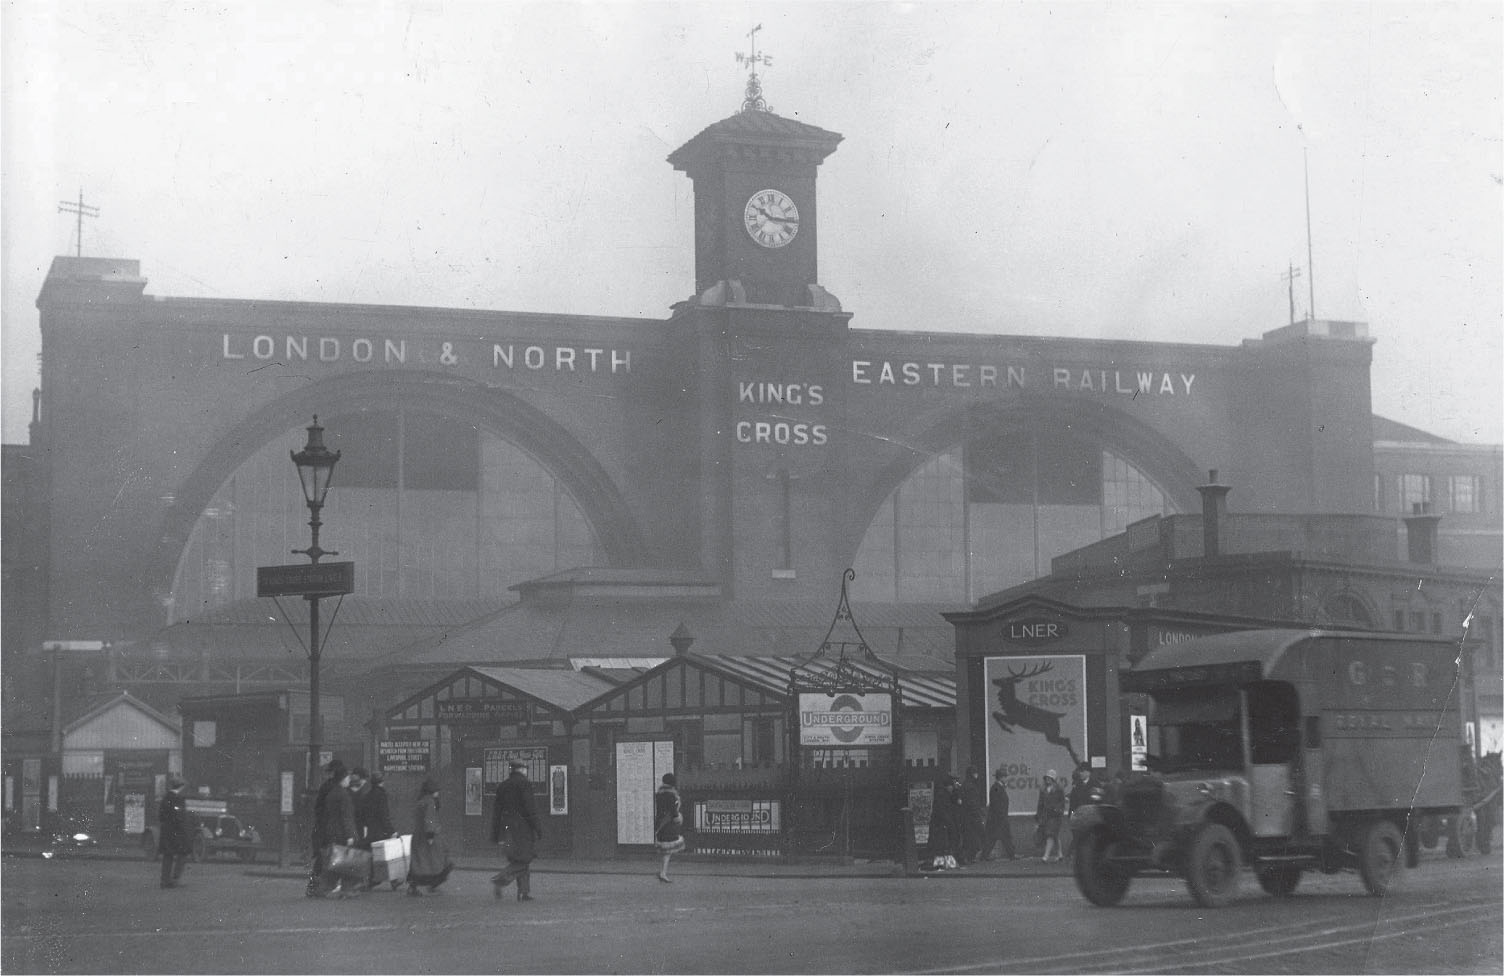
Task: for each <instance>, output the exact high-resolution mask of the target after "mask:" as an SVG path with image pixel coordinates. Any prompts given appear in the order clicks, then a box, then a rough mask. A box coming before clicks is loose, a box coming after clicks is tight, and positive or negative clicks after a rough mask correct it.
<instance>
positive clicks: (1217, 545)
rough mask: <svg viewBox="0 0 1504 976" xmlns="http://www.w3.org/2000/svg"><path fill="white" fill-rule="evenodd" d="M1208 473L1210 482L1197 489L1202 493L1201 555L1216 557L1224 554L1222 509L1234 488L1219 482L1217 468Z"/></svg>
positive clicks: (1209, 557) (1210, 557)
mask: <svg viewBox="0 0 1504 976" xmlns="http://www.w3.org/2000/svg"><path fill="white" fill-rule="evenodd" d="M1207 475H1208V479H1207V480H1208V482H1209V483H1208V484H1204V485H1201V486H1200V487H1198V488H1197V489H1196V490H1197V491H1199V492H1200V493H1201V555H1202V557H1203V558H1206V559H1214V558H1216V557H1217V556H1220V555H1221V554H1222V511H1223V508H1224V507H1225V506H1226V500H1227V493H1228V492H1230V491H1232V488H1231V487H1230V486H1228V485H1219V484H1217V469H1216V468H1212V469H1211V470H1210V471H1208V472H1207Z"/></svg>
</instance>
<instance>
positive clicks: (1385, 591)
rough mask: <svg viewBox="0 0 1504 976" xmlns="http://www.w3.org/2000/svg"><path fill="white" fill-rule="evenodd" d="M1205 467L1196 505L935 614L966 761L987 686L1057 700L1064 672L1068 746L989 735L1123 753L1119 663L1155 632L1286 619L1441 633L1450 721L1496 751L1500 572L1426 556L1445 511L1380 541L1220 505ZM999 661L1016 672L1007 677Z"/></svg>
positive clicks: (1367, 531) (1381, 522)
mask: <svg viewBox="0 0 1504 976" xmlns="http://www.w3.org/2000/svg"><path fill="white" fill-rule="evenodd" d="M1211 474H1212V477H1211V478H1210V479H1208V482H1207V483H1206V484H1203V485H1201V486H1200V490H1201V493H1202V496H1203V499H1204V506H1205V507H1204V509H1203V512H1202V514H1200V515H1176V516H1170V517H1155V518H1150V519H1145V520H1143V521H1141V522H1138V523H1135V524H1133V525H1130V526H1129V527H1128V529H1127V531H1126V532H1123V533H1121V534H1119V535H1116V536H1113V537H1112V538H1109V539H1104V540H1102V541H1101V542H1098V543H1095V544H1093V545H1090V546H1086V547H1084V548H1082V549H1078V550H1076V551H1075V552H1070V553H1066V554H1064V555H1062V556H1059V557H1057V558H1056V559H1055V560H1054V561H1053V562H1052V567H1051V568H1052V571H1051V573H1050V575H1049V576H1047V577H1043V578H1041V579H1038V580H1034V581H1032V582H1030V583H1026V584H1024V585H1021V586H1017V587H1012V588H1010V589H1008V590H1004V591H1002V592H1000V593H997V594H994V595H993V596H991V597H989V598H987V599H985V600H982V601H980V602H978V604H977V605H976V606H975V607H973V608H972V609H970V610H966V611H959V612H955V613H949V614H947V615H946V616H947V619H949V620H950V621H951V622H952V623H953V624H954V625H955V627H956V648H957V651H956V654H957V658H956V666H957V709H958V713H957V728H958V729H964V730H965V732H964V734H963V735H961V736H960V739H961V740H964V741H958V743H957V748H958V751H960V752H961V753H962V754H963V755H964V756H966V757H968V758H969V759H970V760H971V761H978V762H980V761H993V757H992V756H990V755H988V750H989V743H991V744H993V745H996V743H997V742H998V741H999V737H998V736H997V735H996V733H995V732H994V731H993V728H992V726H993V724H994V722H995V721H996V720H995V719H994V718H993V717H991V716H992V713H993V711H995V710H996V709H997V708H998V707H999V706H998V705H997V704H996V703H995V699H996V697H997V696H998V695H1000V694H1004V695H1007V694H1013V693H1014V692H1015V690H1016V692H1017V694H1019V695H1020V696H1021V699H1020V700H1025V702H1026V703H1030V704H1041V705H1043V706H1044V707H1048V708H1051V709H1052V710H1060V711H1064V710H1066V709H1064V707H1063V706H1054V705H1049V704H1048V703H1047V702H1046V701H1045V699H1047V698H1048V696H1049V695H1050V694H1051V693H1052V691H1055V692H1058V691H1059V689H1051V688H1048V687H1047V685H1048V682H1049V681H1051V680H1057V679H1061V677H1062V676H1064V675H1066V674H1067V673H1068V672H1069V673H1070V675H1071V679H1070V680H1073V681H1075V685H1074V686H1073V693H1076V694H1078V696H1079V698H1080V701H1079V702H1077V703H1072V709H1074V710H1072V711H1071V715H1072V716H1073V719H1072V721H1076V722H1077V727H1078V728H1079V730H1080V734H1079V735H1078V736H1077V738H1076V740H1075V741H1074V742H1073V743H1072V745H1071V747H1069V748H1066V747H1063V746H1058V745H1057V746H1056V747H1054V749H1053V751H1050V750H1048V749H1046V747H1045V746H1043V745H1041V740H1038V739H1037V738H1036V737H1030V736H1027V735H1019V736H1018V737H1017V738H1016V739H1015V738H1012V737H1009V738H1007V739H1005V740H1003V741H1010V742H1012V741H1016V742H1019V743H1023V744H1025V745H1026V746H1027V748H1028V749H1031V750H1033V751H1034V753H1038V754H1042V755H1049V756H1052V757H1054V759H1055V761H1056V762H1066V761H1074V759H1073V757H1072V756H1071V755H1070V749H1076V750H1078V751H1079V752H1080V758H1081V759H1082V760H1085V759H1087V758H1088V757H1089V758H1090V759H1091V760H1093V761H1097V762H1100V763H1102V764H1103V765H1105V766H1106V767H1108V768H1112V769H1120V768H1126V765H1127V763H1128V762H1129V761H1130V745H1131V743H1130V735H1131V728H1130V725H1129V717H1128V715H1127V714H1126V713H1125V712H1124V711H1123V709H1122V704H1121V697H1122V696H1121V695H1120V694H1119V692H1118V689H1117V677H1116V676H1117V674H1118V673H1119V672H1121V671H1122V670H1125V669H1128V668H1131V667H1132V666H1133V665H1134V664H1135V663H1136V662H1137V660H1138V659H1139V657H1141V656H1142V655H1144V654H1146V653H1148V651H1149V650H1151V649H1152V648H1153V647H1154V646H1156V644H1157V643H1159V642H1164V641H1176V640H1182V639H1185V638H1187V637H1190V636H1197V635H1201V634H1207V633H1215V632H1219V631H1226V630H1243V629H1248V628H1255V627H1267V626H1301V625H1305V626H1312V627H1337V628H1359V629H1367V630H1393V631H1402V632H1414V633H1425V634H1441V635H1445V636H1450V637H1453V638H1455V639H1456V640H1457V641H1458V647H1459V651H1460V652H1463V653H1462V654H1461V661H1462V665H1461V668H1460V672H1459V679H1460V681H1459V686H1458V694H1459V700H1460V702H1461V707H1462V713H1463V717H1464V721H1465V722H1467V723H1470V724H1471V728H1472V731H1471V733H1470V734H1472V735H1473V736H1474V737H1475V741H1476V742H1477V744H1478V748H1479V749H1480V751H1483V752H1496V751H1499V750H1500V747H1501V742H1504V694H1501V692H1504V678H1501V664H1504V659H1501V648H1500V621H1501V608H1504V584H1501V580H1500V576H1499V573H1498V571H1497V570H1496V569H1495V570H1489V569H1471V568H1467V567H1464V566H1454V565H1446V564H1443V563H1441V562H1440V561H1439V560H1438V558H1437V552H1438V549H1439V548H1440V546H1439V544H1438V539H1439V533H1438V531H1437V530H1438V523H1441V522H1444V521H1445V520H1444V518H1442V517H1438V516H1433V515H1426V514H1419V515H1412V516H1410V517H1408V518H1406V519H1404V520H1402V521H1401V525H1402V527H1403V528H1404V530H1405V533H1406V538H1405V554H1404V556H1403V557H1401V556H1399V555H1397V554H1396V553H1395V552H1394V548H1395V540H1394V526H1395V523H1396V521H1397V520H1396V519H1393V518H1390V517H1384V516H1366V515H1323V516H1318V515H1268V514H1242V513H1237V512H1229V511H1228V507H1229V506H1228V503H1229V502H1230V501H1232V500H1234V499H1236V497H1237V489H1236V488H1234V487H1231V486H1228V485H1222V484H1217V483H1216V472H1212V473H1211ZM1464 628H1466V631H1465V633H1464ZM1040 669H1043V670H1040ZM1010 676H1017V677H1018V678H1019V679H1020V681H1022V682H1026V683H1025V684H1022V685H1020V686H1018V687H1017V689H1015V688H1014V686H1013V685H1012V684H1010V680H1011V679H1010ZM999 682H1001V684H1000V683H999ZM1027 682H1032V683H1027ZM1029 695H1044V696H1045V698H1036V699H1033V700H1027V696H1029ZM1077 706H1079V707H1077ZM1006 711H1007V710H1006V709H1004V712H1005V713H1006ZM989 736H990V738H989ZM1083 739H1084V741H1085V743H1086V744H1085V745H1083ZM1040 750H1044V751H1043V752H1040ZM984 755H985V756H986V757H987V758H986V759H984V758H983V757H984ZM1036 772H1037V770H1036Z"/></svg>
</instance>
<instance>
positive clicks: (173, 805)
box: [157, 776, 194, 888]
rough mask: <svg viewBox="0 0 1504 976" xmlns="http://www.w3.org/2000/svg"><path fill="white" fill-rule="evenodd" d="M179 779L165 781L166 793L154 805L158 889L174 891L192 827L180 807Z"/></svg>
mask: <svg viewBox="0 0 1504 976" xmlns="http://www.w3.org/2000/svg"><path fill="white" fill-rule="evenodd" d="M187 785H188V784H186V783H184V782H183V780H182V778H181V777H178V776H170V777H168V779H167V792H165V793H163V794H162V801H161V802H160V803H159V804H157V853H158V854H160V855H161V857H162V887H164V888H176V887H178V886H179V885H181V884H182V880H181V879H182V877H183V866H184V865H185V864H187V863H188V855H189V854H190V853H192V852H193V830H194V827H193V824H192V823H191V822H190V821H189V819H188V811H187V809H186V808H185V806H184V800H183V788H184V787H185V786H187Z"/></svg>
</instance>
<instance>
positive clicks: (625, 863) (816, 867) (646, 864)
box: [0, 839, 1071, 880]
mask: <svg viewBox="0 0 1504 976" xmlns="http://www.w3.org/2000/svg"><path fill="white" fill-rule="evenodd" d="M0 855H3V856H4V857H8V858H10V857H27V858H43V857H59V858H67V859H69V860H80V859H107V860H129V861H139V860H142V859H143V858H142V854H141V847H140V845H139V844H138V843H118V844H111V843H109V842H101V843H100V844H99V845H98V846H95V847H88V848H80V849H72V848H70V849H62V850H57V851H50V850H48V849H46V848H45V847H44V846H42V845H41V844H38V843H35V842H33V843H26V842H25V841H24V840H11V839H7V840H6V842H5V844H4V846H3V848H0ZM216 860H217V863H222V864H225V865H229V866H239V867H241V868H242V869H243V870H244V872H245V873H246V874H247V875H250V876H253V877H264V878H268V877H269V878H300V879H301V878H307V877H308V871H307V868H306V867H305V866H303V865H301V864H299V863H297V862H295V861H294V862H289V864H288V865H287V866H286V867H282V866H279V865H277V864H274V863H271V857H270V856H269V855H268V856H264V857H263V858H262V860H260V861H259V862H255V863H250V864H237V862H235V861H232V860H230V859H228V858H220V859H216ZM661 864H662V860H661V858H660V856H659V855H657V854H652V853H649V852H644V853H642V854H639V855H627V856H623V857H618V858H597V859H591V858H572V857H561V858H539V859H538V860H536V861H534V862H533V870H534V871H535V872H537V873H539V874H653V873H656V872H657V870H658V868H659V866H660V865H661ZM500 866H501V862H500V859H499V858H498V857H496V856H495V855H489V856H488V855H487V854H484V853H479V854H478V853H474V852H469V851H461V852H459V853H458V854H457V855H456V856H455V869H456V870H459V871H485V872H487V873H491V874H494V873H495V872H496V871H497V870H498V869H499V868H500ZM669 872H670V873H671V874H675V875H686V876H695V875H704V876H711V877H728V878H789V879H793V878H902V877H904V876H905V873H904V868H903V865H902V864H901V863H899V862H896V861H888V860H864V859H860V858H848V859H841V858H812V859H808V860H799V861H785V860H783V859H781V858H762V859H751V858H740V859H730V858H723V857H716V856H713V855H699V854H694V853H693V852H686V853H684V854H675V855H674V860H673V863H672V864H671V866H670V868H669ZM1070 874H1071V862H1070V861H1068V860H1065V861H1055V862H1052V863H1049V864H1046V863H1044V862H1043V861H1041V860H1040V859H1039V857H1038V856H1037V855H1036V856H1034V857H1024V856H1020V857H1018V858H1017V859H1015V860H1011V861H1010V860H1006V859H994V860H991V861H978V862H977V863H975V864H970V865H967V866H965V867H960V868H956V869H955V870H946V871H917V872H915V873H914V874H913V875H912V877H916V878H934V879H937V880H952V879H957V878H1028V877H1070Z"/></svg>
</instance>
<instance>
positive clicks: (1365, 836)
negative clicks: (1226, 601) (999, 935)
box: [1071, 630, 1469, 906]
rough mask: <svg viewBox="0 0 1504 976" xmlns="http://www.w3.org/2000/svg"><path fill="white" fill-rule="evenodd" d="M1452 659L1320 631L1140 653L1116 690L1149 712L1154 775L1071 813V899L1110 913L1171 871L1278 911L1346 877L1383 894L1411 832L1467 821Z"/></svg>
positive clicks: (1396, 640)
mask: <svg viewBox="0 0 1504 976" xmlns="http://www.w3.org/2000/svg"><path fill="white" fill-rule="evenodd" d="M1456 659H1457V646H1456V645H1455V644H1454V643H1453V642H1451V641H1448V640H1444V639H1440V638H1437V639H1431V638H1426V637H1415V636H1409V635H1389V634H1368V633H1361V634H1360V633H1346V632H1340V631H1315V630H1312V631H1306V630H1255V631H1240V632H1236V633H1229V634H1219V635H1215V636H1210V637H1203V638H1199V639H1197V640H1194V641H1188V642H1185V643H1181V644H1175V645H1170V646H1164V647H1160V648H1157V649H1155V650H1153V651H1151V652H1150V653H1149V654H1148V655H1146V656H1145V657H1144V659H1143V660H1142V661H1140V662H1139V664H1138V666H1137V667H1136V668H1135V669H1134V670H1132V671H1129V672H1125V673H1123V674H1122V675H1121V676H1120V687H1121V688H1122V690H1123V691H1125V692H1137V693H1142V694H1147V695H1148V696H1149V697H1150V698H1151V700H1152V705H1151V708H1150V713H1149V742H1148V748H1149V755H1148V765H1149V774H1148V775H1145V776H1138V777H1135V778H1133V779H1130V780H1129V781H1127V782H1126V783H1125V784H1123V786H1122V787H1121V789H1120V790H1119V791H1118V794H1117V795H1115V796H1112V797H1107V796H1103V797H1101V798H1100V799H1101V801H1102V802H1099V803H1094V804H1090V805H1083V806H1082V807H1081V808H1080V809H1079V810H1077V811H1074V812H1073V813H1072V815H1071V830H1072V831H1073V832H1074V834H1075V839H1076V844H1077V846H1076V851H1077V855H1076V860H1075V875H1076V884H1077V887H1078V888H1079V889H1080V890H1081V893H1082V894H1083V895H1084V896H1085V897H1086V898H1087V899H1088V900H1089V901H1091V902H1092V903H1094V904H1097V905H1114V904H1117V903H1118V902H1119V901H1121V900H1122V898H1123V896H1124V895H1125V894H1126V893H1127V890H1128V886H1129V883H1130V881H1131V880H1132V878H1133V876H1134V875H1135V874H1139V873H1171V874H1178V875H1180V876H1182V877H1184V878H1185V880H1186V883H1187V885H1188V887H1189V888H1190V891H1191V894H1192V896H1193V897H1194V898H1195V899H1196V901H1197V902H1198V903H1200V904H1202V905H1205V906H1217V905H1222V904H1225V903H1226V902H1227V901H1229V900H1230V899H1231V898H1232V897H1233V895H1234V894H1235V892H1236V888H1237V881H1238V877H1239V873H1240V872H1241V870H1242V868H1243V867H1244V866H1245V865H1246V866H1249V867H1251V868H1252V869H1253V870H1254V873H1255V874H1256V875H1257V877H1258V879H1259V883H1260V885H1261V886H1262V887H1263V888H1264V890H1265V891H1267V892H1269V893H1270V894H1274V895H1278V896H1285V895H1289V894H1291V893H1292V892H1293V891H1294V890H1295V887H1296V885H1297V883H1298V882H1299V880H1300V876H1301V874H1302V873H1303V872H1305V871H1308V870H1319V871H1321V872H1323V873H1326V874H1333V873H1336V872H1338V871H1342V870H1349V869H1356V870H1357V871H1358V873H1359V874H1360V875H1361V877H1362V880H1363V884H1364V886H1365V887H1366V888H1367V889H1368V891H1369V892H1370V893H1371V894H1373V895H1383V894H1385V893H1386V892H1387V891H1388V890H1389V889H1390V888H1391V886H1392V885H1394V884H1395V883H1396V881H1397V880H1398V878H1399V877H1400V876H1401V874H1402V872H1403V868H1404V867H1405V866H1406V865H1407V864H1409V865H1411V866H1413V865H1414V863H1415V861H1416V857H1417V850H1416V839H1415V838H1416V832H1417V831H1416V829H1415V825H1416V823H1417V822H1418V821H1419V819H1420V818H1423V817H1439V816H1444V817H1447V818H1449V819H1450V821H1451V822H1452V823H1454V824H1458V825H1459V829H1465V825H1466V823H1467V816H1468V813H1469V811H1468V810H1467V809H1466V808H1465V807H1464V804H1463V795H1462V751H1463V750H1464V749H1465V746H1464V743H1463V740H1462V723H1461V716H1460V711H1459V705H1458V698H1457V694H1456V688H1457V686H1458V682H1457V680H1456V679H1457V674H1456Z"/></svg>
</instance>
